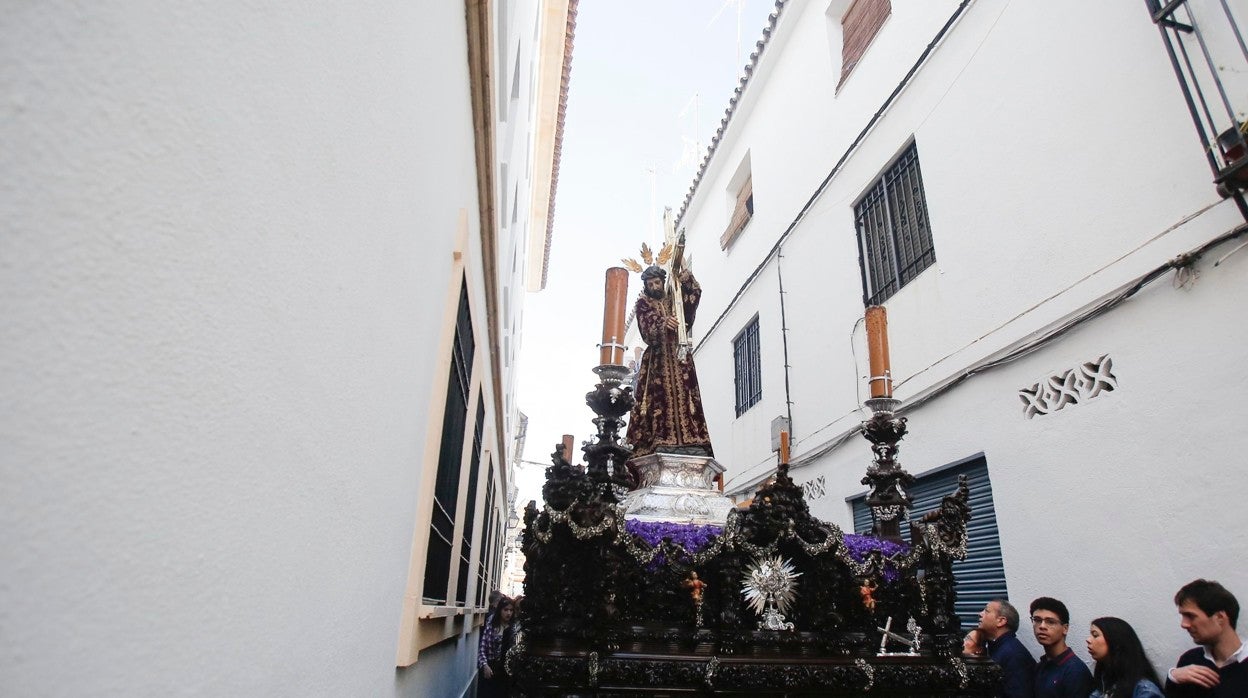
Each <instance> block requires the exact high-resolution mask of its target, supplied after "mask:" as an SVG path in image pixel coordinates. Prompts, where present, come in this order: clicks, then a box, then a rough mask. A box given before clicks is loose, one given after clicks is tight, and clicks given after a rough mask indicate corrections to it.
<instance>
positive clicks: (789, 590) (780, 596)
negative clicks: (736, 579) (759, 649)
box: [741, 555, 802, 630]
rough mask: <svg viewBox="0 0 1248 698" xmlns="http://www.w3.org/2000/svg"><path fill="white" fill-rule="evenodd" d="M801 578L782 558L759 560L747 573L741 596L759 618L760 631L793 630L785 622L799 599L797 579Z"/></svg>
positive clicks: (800, 574) (743, 581) (774, 557)
mask: <svg viewBox="0 0 1248 698" xmlns="http://www.w3.org/2000/svg"><path fill="white" fill-rule="evenodd" d="M800 576H802V573H801V572H798V571H797V569H796V568H795V567H793V561H792V560H785V559H782V558H781V557H780V556H779V555H772V556H770V557H759V558H756V559H755V560H754V564H753V565H751V566H750V567H748V568H747V569H746V570H745V576H744V577H743V578H742V580H741V595H742V596H743V597H745V602H746V604H747V605H749V607H750V608H751V609H752V610H753V611H754V612H755V613H757V614H759V615H760V616H762V618H763V619H762V620H760V621H759V622H758V629H759V630H792V629H793V624H792V623H790V622H787V621H785V619H784V614H785V613H786V612H788V610H789V607H790V606H792V605H793V601H794V600H795V599H796V598H797V578H798V577H800Z"/></svg>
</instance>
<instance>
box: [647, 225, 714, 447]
mask: <svg viewBox="0 0 1248 698" xmlns="http://www.w3.org/2000/svg"><path fill="white" fill-rule="evenodd" d="M648 251H649V250H648V249H644V248H643V252H642V256H643V257H646V256H647V255H646V253H647V252H648ZM664 251H665V252H666V251H667V250H666V249H665V250H664ZM659 256H660V259H662V258H663V256H664V254H663V252H660V253H659ZM630 261H631V260H630ZM646 261H647V262H650V261H651V260H649V259H647V260H646ZM633 264H634V265H636V269H637V270H640V265H637V264H636V262H633ZM630 266H632V265H630ZM673 266H677V265H673ZM675 276H676V281H677V282H678V283H679V288H678V289H677V288H675V287H673V286H672V285H669V284H667V278H668V272H667V270H665V269H663V268H662V267H660V266H658V265H655V264H651V265H650V266H649V267H647V268H646V269H645V270H644V271H642V273H641V281H642V284H643V288H642V293H641V295H640V296H639V297H638V298H637V305H636V309H635V317H636V320H637V329H638V330H639V331H640V333H641V338H642V340H644V341H645V343H646V351H645V353H644V354H643V355H642V357H641V365H640V368H639V370H638V374H637V385H636V388H635V396H636V399H637V402H636V404H635V405H634V406H633V410H632V412H631V414H630V415H629V419H628V442H629V443H631V444H632V446H633V457H634V458H637V457H639V456H644V455H647V454H650V453H656V452H659V453H678V454H683V455H696V456H713V455H714V453H713V452H712V451H711V436H710V432H709V431H708V430H707V427H706V414H705V413H704V412H703V411H702V392H701V391H700V390H699V389H698V373H697V370H696V369H695V368H694V365H693V355H692V354H691V353H689V352H688V348H687V346H682V343H681V338H682V336H684V335H686V334H687V332H688V331H689V328H690V327H691V326H692V325H693V318H694V315H695V313H696V312H697V309H698V301H699V300H701V297H702V287H701V286H699V285H698V282H697V280H696V279H694V278H693V273H692V272H691V271H689V270H688V269H680V268H679V266H677V271H676V272H675ZM677 293H679V295H680V301H681V302H680V305H679V308H677V306H676V304H675V302H674V300H675V299H674V296H675V295H676V294H677ZM678 315H683V321H684V327H683V328H681V319H682V318H679V317H678ZM682 329H683V330H684V331H683V332H682V331H681V330H682Z"/></svg>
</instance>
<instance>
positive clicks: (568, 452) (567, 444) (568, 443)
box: [563, 434, 572, 463]
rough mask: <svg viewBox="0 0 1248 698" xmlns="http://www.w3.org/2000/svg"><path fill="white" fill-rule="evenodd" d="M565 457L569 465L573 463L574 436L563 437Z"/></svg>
mask: <svg viewBox="0 0 1248 698" xmlns="http://www.w3.org/2000/svg"><path fill="white" fill-rule="evenodd" d="M563 457H564V458H565V459H567V461H568V462H569V463H571V462H572V435H571V434H564V435H563Z"/></svg>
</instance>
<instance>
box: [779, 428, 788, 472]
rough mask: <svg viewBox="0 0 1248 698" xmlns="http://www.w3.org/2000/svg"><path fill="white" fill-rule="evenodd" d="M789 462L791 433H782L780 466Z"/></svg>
mask: <svg viewBox="0 0 1248 698" xmlns="http://www.w3.org/2000/svg"><path fill="white" fill-rule="evenodd" d="M788 462H789V432H787V431H782V432H780V464H781V465H784V464H786V463H788Z"/></svg>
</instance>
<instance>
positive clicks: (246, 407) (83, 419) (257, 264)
mask: <svg viewBox="0 0 1248 698" xmlns="http://www.w3.org/2000/svg"><path fill="white" fill-rule="evenodd" d="M465 34H466V29H465V25H464V8H463V6H462V5H459V4H455V3H432V4H429V3H426V4H424V5H422V6H413V5H411V4H409V3H382V4H370V5H368V6H355V5H352V6H349V7H348V6H340V7H326V6H322V7H303V6H300V7H298V9H296V8H295V7H294V6H290V7H280V8H279V7H273V6H256V5H254V4H251V3H224V4H222V3H214V4H211V5H204V6H186V5H178V6H167V5H163V4H151V3H139V4H133V3H132V4H126V3H110V4H98V5H90V6H84V5H82V4H80V3H72V2H62V1H60V0H53V1H51V2H43V3H22V4H20V6H19V7H13V8H9V10H8V11H7V12H5V13H3V17H0V36H2V37H3V39H2V40H0V85H2V86H3V89H2V90H0V112H2V113H3V114H4V116H3V118H0V151H3V152H4V153H5V159H4V160H5V162H4V165H3V167H0V192H3V194H2V195H0V221H3V224H2V225H3V227H4V231H3V234H2V235H0V265H3V269H4V273H3V274H2V275H0V315H2V316H3V317H4V318H5V322H4V323H3V324H0V327H2V329H0V338H2V339H0V345H2V348H0V384H3V385H5V386H6V389H7V390H6V393H7V396H8V397H7V399H5V400H4V401H3V402H2V403H0V405H2V406H0V415H2V416H0V428H2V429H3V436H2V437H0V438H2V440H3V446H2V447H0V472H2V473H3V483H4V484H3V487H0V521H2V525H0V529H2V530H3V533H0V541H3V546H2V548H0V556H2V558H3V564H0V626H3V627H5V628H7V629H8V630H6V632H4V633H3V634H2V635H0V677H3V680H2V683H3V685H4V692H5V693H8V694H12V695H31V696H33V695H118V694H127V695H175V694H208V695H283V694H315V695H386V694H390V693H395V692H399V691H401V690H403V689H404V688H405V687H414V688H413V691H412V693H413V694H420V695H430V693H429V692H427V691H425V690H424V689H420V688H419V686H420V685H422V684H428V682H429V680H430V678H429V677H437V676H446V675H447V674H448V673H449V674H452V675H455V674H457V675H458V678H456V679H455V680H454V682H453V683H462V682H464V681H466V680H467V678H469V677H470V676H471V666H470V665H469V666H457V665H456V662H459V663H460V664H462V663H464V661H465V660H464V659H463V658H462V657H459V658H458V659H455V658H453V657H456V654H455V653H453V652H447V653H444V654H446V655H447V657H452V658H443V659H439V655H438V654H437V653H431V654H430V656H429V661H422V662H421V663H420V664H419V665H418V666H417V667H414V668H413V669H411V670H408V672H407V673H406V674H404V675H402V676H400V677H399V680H398V681H397V682H396V674H395V669H394V654H395V642H396V636H397V631H398V624H399V614H400V607H401V600H402V595H403V590H404V583H405V580H406V573H407V570H408V562H409V555H410V552H411V550H410V546H411V540H412V534H413V530H412V526H413V521H414V520H415V511H416V504H417V498H418V496H419V495H420V492H419V491H418V486H417V484H418V482H419V473H418V468H419V463H420V454H421V453H422V450H423V444H422V443H421V442H422V440H423V438H424V434H425V430H424V427H425V424H426V421H427V417H428V410H429V405H428V395H429V393H430V390H431V385H432V384H433V382H436V381H445V375H444V374H437V375H435V374H434V373H433V372H432V371H430V370H429V369H428V367H429V365H430V363H431V361H432V359H433V352H434V351H435V348H436V338H437V337H438V334H439V332H440V331H441V323H442V321H443V317H442V310H443V307H444V297H443V296H444V289H447V288H449V287H450V285H451V283H450V279H449V278H448V273H449V272H448V270H449V266H450V265H449V262H448V260H449V256H450V251H451V245H452V244H453V241H454V236H455V232H456V228H457V225H458V220H459V216H460V212H461V210H463V211H466V213H467V220H468V222H469V226H470V229H471V234H470V236H469V239H470V240H472V241H474V242H473V244H474V245H475V244H476V242H475V241H476V240H477V231H476V226H477V224H476V221H477V213H476V201H477V197H476V179H475V170H474V164H473V134H472V130H471V124H472V120H471V111H470V103H469V96H468V72H467V64H466V60H465V56H466V39H465ZM470 254H471V255H473V256H475V257H477V258H479V255H480V252H479V250H478V249H476V248H475V247H474V248H473V249H472V250H470ZM477 292H478V293H479V292H480V291H479V290H478V291H477ZM480 341H484V338H483V337H482V338H480ZM437 409H440V407H438V408H437ZM469 649H471V648H469ZM461 654H462V653H461ZM67 667H71V669H68V670H67ZM421 677H424V678H421Z"/></svg>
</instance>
